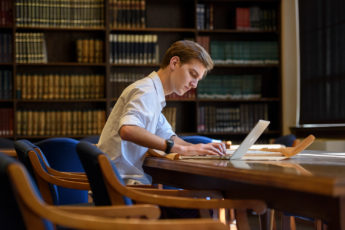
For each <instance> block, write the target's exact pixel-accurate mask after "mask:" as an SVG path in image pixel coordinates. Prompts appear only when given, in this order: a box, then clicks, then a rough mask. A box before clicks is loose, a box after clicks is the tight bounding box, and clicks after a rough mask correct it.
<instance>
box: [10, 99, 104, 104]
mask: <svg viewBox="0 0 345 230" xmlns="http://www.w3.org/2000/svg"><path fill="white" fill-rule="evenodd" d="M16 101H17V102H18V103H33V102H34V103H76V102H78V103H90V102H106V101H107V99H105V98H102V99H91V98H90V99H17V100H16Z"/></svg>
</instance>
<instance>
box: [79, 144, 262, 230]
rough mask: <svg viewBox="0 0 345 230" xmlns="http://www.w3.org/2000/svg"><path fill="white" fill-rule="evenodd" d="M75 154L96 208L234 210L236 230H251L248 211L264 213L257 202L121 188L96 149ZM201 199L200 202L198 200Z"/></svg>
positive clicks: (110, 166)
mask: <svg viewBox="0 0 345 230" xmlns="http://www.w3.org/2000/svg"><path fill="white" fill-rule="evenodd" d="M77 152H78V155H79V157H80V160H81V162H82V164H83V166H84V169H85V172H86V174H87V177H88V179H89V182H90V187H91V190H92V194H93V199H94V201H95V204H96V205H97V204H102V205H110V204H112V205H122V204H129V205H130V204H132V203H133V202H132V200H134V201H135V202H140V203H147V204H157V205H160V206H164V207H174V208H187V209H188V208H189V209H190V208H194V209H195V208H197V209H219V208H234V209H235V210H236V220H237V221H236V223H237V226H238V229H240V230H243V229H250V228H249V224H248V219H247V213H246V212H247V210H248V209H252V210H253V211H255V212H256V213H258V214H262V213H264V212H265V210H266V204H265V203H264V202H263V201H259V200H229V199H222V198H218V199H210V200H207V199H206V197H210V196H211V197H212V196H213V195H214V194H216V193H214V192H213V191H191V190H169V189H164V190H162V189H147V188H131V187H127V186H125V185H124V182H123V180H122V178H121V176H120V174H119V173H118V171H117V169H116V166H115V165H114V164H113V163H112V161H110V160H109V158H108V157H107V155H105V154H104V153H103V152H102V151H101V150H99V149H98V148H97V147H96V146H93V145H91V144H90V143H87V142H80V143H79V144H78V145H77ZM201 197H202V198H201Z"/></svg>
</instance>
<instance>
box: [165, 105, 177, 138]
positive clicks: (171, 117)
mask: <svg viewBox="0 0 345 230" xmlns="http://www.w3.org/2000/svg"><path fill="white" fill-rule="evenodd" d="M162 113H163V115H164V116H165V118H166V119H167V121H168V122H169V124H170V125H171V128H172V130H173V131H174V132H175V131H176V107H165V108H164V109H163V111H162Z"/></svg>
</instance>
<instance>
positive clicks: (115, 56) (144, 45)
mask: <svg viewBox="0 0 345 230" xmlns="http://www.w3.org/2000/svg"><path fill="white" fill-rule="evenodd" d="M109 41H110V63H114V64H157V63H158V62H159V47H158V42H157V41H158V36H157V35H156V34H142V35H139V34H110V37H109Z"/></svg>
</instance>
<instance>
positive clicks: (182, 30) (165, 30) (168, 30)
mask: <svg viewBox="0 0 345 230" xmlns="http://www.w3.org/2000/svg"><path fill="white" fill-rule="evenodd" d="M110 31H111V32H163V33H175V32H177V33H195V32H196V29H194V28H152V27H151V28H112V29H111V30H110Z"/></svg>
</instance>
